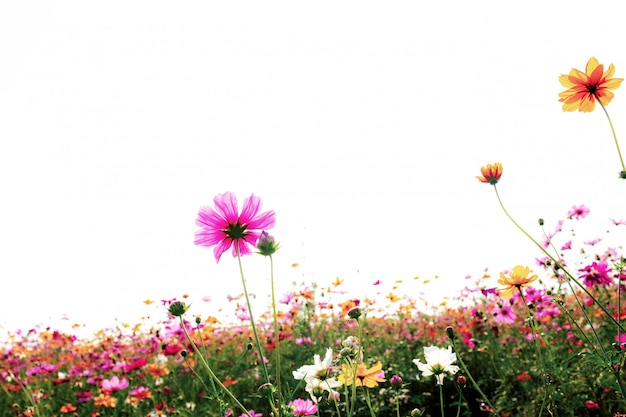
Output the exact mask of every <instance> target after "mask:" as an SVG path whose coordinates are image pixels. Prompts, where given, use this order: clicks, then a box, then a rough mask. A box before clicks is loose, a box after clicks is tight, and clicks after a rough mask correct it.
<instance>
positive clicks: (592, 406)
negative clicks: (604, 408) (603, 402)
mask: <svg viewBox="0 0 626 417" xmlns="http://www.w3.org/2000/svg"><path fill="white" fill-rule="evenodd" d="M585 407H587V409H589V410H591V409H596V410H599V409H600V405H598V403H596V402H593V401H591V400H585Z"/></svg>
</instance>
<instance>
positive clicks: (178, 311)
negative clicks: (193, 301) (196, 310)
mask: <svg viewBox="0 0 626 417" xmlns="http://www.w3.org/2000/svg"><path fill="white" fill-rule="evenodd" d="M187 310H189V306H188V305H187V304H185V303H183V302H182V301H174V302H173V303H172V304H170V306H169V308H168V309H167V311H168V313H170V314H171V315H172V316H174V317H181V316H183V315H184V314H185V313H186V312H187Z"/></svg>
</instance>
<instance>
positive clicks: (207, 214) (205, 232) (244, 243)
mask: <svg viewBox="0 0 626 417" xmlns="http://www.w3.org/2000/svg"><path fill="white" fill-rule="evenodd" d="M213 201H214V202H215V209H213V208H212V207H208V206H205V207H201V208H200V211H199V212H198V218H197V219H196V225H198V226H200V227H201V229H200V230H198V231H197V232H196V238H195V240H194V243H195V244H196V245H199V246H205V247H207V248H209V247H211V246H215V248H214V249H213V253H214V255H215V260H216V261H217V262H219V261H220V257H221V256H222V254H223V253H224V252H225V251H226V250H228V248H230V247H231V246H232V248H233V256H234V257H237V253H239V255H249V254H251V253H252V251H251V249H250V248H251V247H252V248H254V247H255V245H256V242H257V240H258V239H259V236H260V235H261V232H262V231H263V230H264V229H271V228H272V227H274V223H275V222H276V219H275V216H276V215H275V213H274V211H273V210H272V211H266V212H263V213H259V211H261V205H262V202H261V199H260V198H259V197H257V196H255V195H254V194H251V195H250V197H248V198H246V199H245V200H244V202H243V208H242V210H241V213H239V210H238V207H237V197H235V195H234V194H233V193H231V192H227V193H224V194H218V195H217V196H216V197H215V198H214V199H213Z"/></svg>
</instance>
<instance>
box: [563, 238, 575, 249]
mask: <svg viewBox="0 0 626 417" xmlns="http://www.w3.org/2000/svg"><path fill="white" fill-rule="evenodd" d="M570 249H572V241H571V240H568V241H567V242H565V244H564V245H563V246H561V250H570Z"/></svg>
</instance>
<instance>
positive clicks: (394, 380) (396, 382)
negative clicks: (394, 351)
mask: <svg viewBox="0 0 626 417" xmlns="http://www.w3.org/2000/svg"><path fill="white" fill-rule="evenodd" d="M389 383H390V384H391V385H393V386H400V385H402V378H400V377H399V376H398V375H393V376H392V377H391V378H389Z"/></svg>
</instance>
